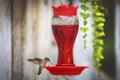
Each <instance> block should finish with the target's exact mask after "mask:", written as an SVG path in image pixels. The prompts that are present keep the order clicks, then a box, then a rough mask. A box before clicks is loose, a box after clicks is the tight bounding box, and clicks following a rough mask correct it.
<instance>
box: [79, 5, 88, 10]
mask: <svg viewBox="0 0 120 80" xmlns="http://www.w3.org/2000/svg"><path fill="white" fill-rule="evenodd" d="M80 7H81V9H82V10H84V11H88V10H90V7H88V6H86V5H84V4H83V5H81V6H80Z"/></svg>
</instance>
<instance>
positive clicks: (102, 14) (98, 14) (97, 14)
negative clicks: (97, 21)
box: [95, 12, 105, 16]
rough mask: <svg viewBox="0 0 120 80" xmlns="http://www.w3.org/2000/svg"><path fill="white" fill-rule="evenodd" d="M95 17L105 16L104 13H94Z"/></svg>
mask: <svg viewBox="0 0 120 80" xmlns="http://www.w3.org/2000/svg"><path fill="white" fill-rule="evenodd" d="M95 15H96V16H105V15H104V13H101V12H95Z"/></svg>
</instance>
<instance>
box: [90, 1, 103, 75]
mask: <svg viewBox="0 0 120 80" xmlns="http://www.w3.org/2000/svg"><path fill="white" fill-rule="evenodd" d="M92 6H93V10H92V12H93V20H94V24H93V25H92V27H93V28H94V32H93V35H94V39H93V41H92V43H93V48H94V52H93V59H94V61H95V63H94V64H95V67H96V68H97V69H98V71H99V75H100V74H101V70H100V67H101V66H102V64H101V60H102V59H104V56H103V55H102V52H103V45H104V41H103V39H102V37H103V36H105V33H104V22H105V17H104V16H105V14H104V7H103V5H102V0H94V1H92Z"/></svg>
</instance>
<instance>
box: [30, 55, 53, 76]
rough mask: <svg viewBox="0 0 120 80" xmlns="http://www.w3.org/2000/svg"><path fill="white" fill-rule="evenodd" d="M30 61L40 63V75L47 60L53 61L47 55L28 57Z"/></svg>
mask: <svg viewBox="0 0 120 80" xmlns="http://www.w3.org/2000/svg"><path fill="white" fill-rule="evenodd" d="M28 61H30V62H32V63H34V64H38V65H39V69H38V75H40V74H41V72H42V70H43V68H44V67H45V65H46V63H47V62H50V63H51V61H50V59H49V58H48V57H45V58H44V59H41V58H37V57H35V58H34V59H28ZM51 64H52V63H51Z"/></svg>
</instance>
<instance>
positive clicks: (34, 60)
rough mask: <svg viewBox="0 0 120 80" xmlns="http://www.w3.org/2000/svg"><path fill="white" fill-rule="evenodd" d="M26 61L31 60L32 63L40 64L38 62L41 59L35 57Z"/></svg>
mask: <svg viewBox="0 0 120 80" xmlns="http://www.w3.org/2000/svg"><path fill="white" fill-rule="evenodd" d="M28 61H30V62H32V63H34V64H38V65H39V64H40V62H41V61H42V59H37V58H35V59H28Z"/></svg>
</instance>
